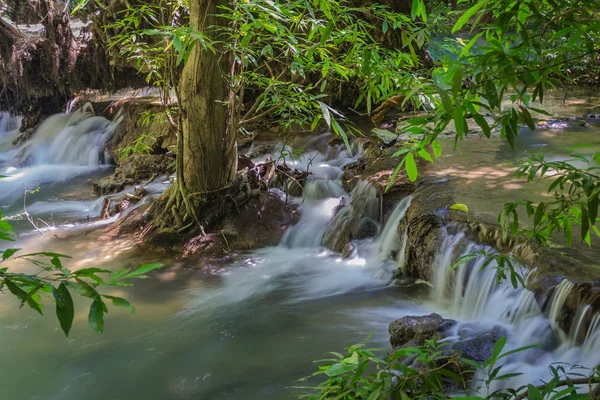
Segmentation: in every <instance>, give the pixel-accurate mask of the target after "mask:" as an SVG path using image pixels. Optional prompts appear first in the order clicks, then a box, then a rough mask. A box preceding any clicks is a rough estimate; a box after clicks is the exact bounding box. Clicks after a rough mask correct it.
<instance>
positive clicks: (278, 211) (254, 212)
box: [183, 192, 298, 257]
mask: <svg viewBox="0 0 600 400" xmlns="http://www.w3.org/2000/svg"><path fill="white" fill-rule="evenodd" d="M297 211H298V209H297V206H296V205H292V204H286V203H285V202H284V201H283V200H282V199H281V198H280V197H279V196H277V195H275V194H273V193H270V192H260V193H259V194H258V197H254V198H252V199H250V200H249V201H248V202H246V203H245V204H244V205H242V206H240V207H239V213H233V215H230V216H228V217H227V218H226V219H224V220H223V221H221V222H219V223H218V224H217V226H215V227H214V228H213V229H212V231H213V232H207V233H206V234H200V235H197V236H195V237H193V238H191V239H189V240H188V241H187V243H185V245H184V246H183V255H184V257H188V256H192V255H200V254H202V255H205V254H224V253H230V252H232V251H240V250H252V249H258V248H262V247H267V246H273V245H276V244H277V243H279V241H280V240H281V238H282V237H283V234H284V232H285V230H286V229H287V228H288V227H289V226H290V225H292V224H293V223H294V222H296V220H297Z"/></svg>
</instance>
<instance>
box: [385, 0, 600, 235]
mask: <svg viewBox="0 0 600 400" xmlns="http://www.w3.org/2000/svg"><path fill="white" fill-rule="evenodd" d="M594 3H595V2H589V1H575V2H571V1H566V0H558V1H555V0H545V1H541V2H533V1H523V2H514V1H510V0H481V1H478V2H477V3H475V4H473V5H472V6H471V7H470V8H469V9H468V10H467V11H466V12H465V13H464V14H463V15H462V16H461V17H460V18H459V19H458V20H457V22H456V24H455V26H454V28H453V33H456V32H459V31H462V30H464V28H465V27H467V26H470V28H471V35H472V37H471V39H462V38H455V39H453V40H452V41H451V45H448V46H446V50H447V51H448V52H449V53H450V54H448V55H446V56H444V58H443V59H442V60H441V61H440V62H438V63H437V65H435V67H434V68H433V69H432V70H431V71H430V72H431V78H430V79H428V80H426V81H425V82H424V83H423V84H421V85H420V86H418V87H416V88H413V89H412V90H407V91H406V97H407V99H409V98H413V97H415V96H422V97H426V98H429V99H430V100H431V102H432V103H433V104H434V105H435V109H434V110H433V111H432V112H431V113H430V114H429V115H428V116H427V117H425V118H413V119H412V120H409V123H410V125H409V127H407V128H405V130H406V131H409V132H411V133H419V134H425V138H424V139H423V140H422V141H420V142H418V143H414V142H413V143H410V144H408V145H407V146H406V147H405V148H404V149H402V150H401V151H399V152H397V153H396V154H395V156H396V157H399V156H404V160H403V161H401V164H400V165H399V168H398V170H397V171H396V173H397V172H398V171H400V170H401V169H402V168H404V169H405V170H406V172H407V173H408V176H409V178H410V179H411V180H415V179H416V178H417V171H416V163H414V159H415V158H416V157H422V158H425V159H427V160H428V161H433V159H432V157H431V155H430V153H429V152H428V151H427V149H428V148H429V146H432V147H433V146H434V145H435V143H436V140H437V137H438V136H439V134H440V133H441V132H442V131H443V130H444V129H445V128H446V127H447V126H448V124H449V123H450V121H453V122H454V129H455V131H456V133H455V136H454V139H455V145H458V143H459V141H460V140H463V139H464V138H465V137H466V136H467V135H468V134H469V132H468V124H467V118H472V119H473V120H474V122H475V123H477V124H478V125H479V126H480V127H481V129H482V130H483V134H484V135H485V136H487V137H488V138H489V137H490V136H491V132H492V129H493V128H496V127H497V128H499V129H500V137H501V138H502V139H503V140H506V141H507V142H508V143H509V144H510V145H511V146H514V143H515V138H516V136H517V135H519V131H520V129H521V128H522V127H526V128H528V129H531V130H534V129H536V123H535V120H534V117H533V116H532V112H536V113H542V114H547V113H545V112H544V111H543V110H540V109H538V108H535V107H534V105H535V103H536V102H539V103H543V100H544V93H545V91H546V89H548V88H556V87H559V86H561V85H563V84H564V83H567V84H568V83H572V82H573V76H572V75H571V73H570V70H569V68H570V66H571V64H572V63H573V62H579V61H582V60H588V61H590V62H591V60H592V59H593V58H594V57H595V56H596V55H597V52H598V50H597V49H598V48H599V46H598V44H599V41H600V35H599V34H598V32H600V29H599V28H600V22H599V21H598V19H597V13H596V11H594V6H593V4H594ZM484 16H488V17H489V16H491V18H487V19H488V20H489V19H491V20H492V21H493V22H491V23H479V21H481V20H482V19H484V18H483V17H484ZM505 99H508V100H509V101H510V103H508V104H506V103H505ZM486 115H489V116H491V117H493V119H494V121H495V122H493V123H492V124H490V123H489V122H488V120H486V118H485V116H486ZM536 157H537V158H536ZM578 158H581V157H578ZM592 160H593V159H592ZM585 161H586V162H587V161H590V164H589V165H588V167H587V168H575V167H574V166H573V165H572V164H571V163H570V162H562V163H547V162H545V161H544V160H540V159H539V156H535V157H534V158H532V159H530V160H528V161H527V162H526V163H525V164H524V165H523V166H522V168H521V169H520V170H519V173H520V174H521V175H523V174H524V173H527V174H529V175H528V178H529V180H532V179H533V177H534V176H535V174H536V173H537V172H538V171H543V172H544V173H545V172H548V171H550V170H552V171H553V172H555V173H558V174H559V175H558V176H556V178H555V179H556V180H555V182H557V184H555V185H551V186H550V190H549V191H550V192H553V193H554V194H555V198H556V201H554V202H552V205H551V207H550V208H548V207H547V205H546V204H541V203H540V204H537V205H535V203H534V202H531V201H525V202H523V203H519V204H512V203H510V204H507V205H506V206H505V207H504V209H503V211H502V213H501V214H500V222H501V223H502V225H503V226H504V227H505V228H510V229H511V231H512V233H513V234H516V233H517V231H518V229H515V227H518V214H517V206H518V205H524V206H525V208H526V211H527V213H528V214H529V215H534V216H535V214H536V211H537V210H540V211H538V213H537V214H538V217H537V218H536V219H535V224H534V225H535V226H534V228H533V230H531V231H529V232H526V233H528V235H529V236H531V237H534V238H535V239H537V240H538V241H540V242H546V241H547V240H548V238H549V236H550V234H551V233H553V232H555V231H562V232H563V233H564V235H565V238H566V240H567V244H569V245H571V244H572V225H573V224H577V225H581V226H582V228H583V230H584V232H585V233H584V234H583V235H582V237H583V239H584V240H585V241H586V242H588V244H589V242H590V239H589V235H588V232H589V229H595V227H593V223H594V222H595V215H594V214H595V212H594V211H592V216H593V218H590V213H589V210H588V209H587V208H589V204H588V203H589V201H590V200H591V202H595V200H594V197H593V189H594V188H595V187H596V185H597V184H596V182H597V181H595V179H596V174H595V169H596V168H597V167H598V164H597V162H596V160H593V161H591V160H589V159H586V160H585ZM532 171H533V172H532ZM531 174H532V175H531ZM542 175H544V174H542ZM560 183H562V185H561V184H560ZM584 185H585V186H584ZM564 187H568V190H567V191H566V192H564V191H563V188H564ZM590 189H591V190H590ZM582 204H585V207H584V208H585V210H582V211H575V210H574V207H577V208H579V209H580V210H581V205H582ZM594 207H595V204H592V210H594ZM586 211H587V213H586ZM509 220H510V221H509Z"/></svg>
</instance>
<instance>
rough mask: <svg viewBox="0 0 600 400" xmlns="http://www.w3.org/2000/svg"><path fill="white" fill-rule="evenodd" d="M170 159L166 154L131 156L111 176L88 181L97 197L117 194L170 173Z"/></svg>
mask: <svg viewBox="0 0 600 400" xmlns="http://www.w3.org/2000/svg"><path fill="white" fill-rule="evenodd" d="M172 162H173V160H172V158H171V157H169V156H167V155H166V154H133V155H130V156H129V157H127V159H126V160H124V161H123V162H122V164H121V165H120V166H119V167H117V169H116V171H115V173H114V174H113V175H112V176H109V177H105V178H102V179H100V180H96V181H94V180H90V184H91V185H92V188H93V190H94V193H95V194H96V195H98V196H104V195H107V194H113V193H118V192H121V191H123V190H125V188H126V187H127V186H131V185H135V184H138V183H140V182H147V181H149V180H153V179H155V178H156V177H158V176H159V175H164V174H168V173H170V172H172V168H173V165H172Z"/></svg>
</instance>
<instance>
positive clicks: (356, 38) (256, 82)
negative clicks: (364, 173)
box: [76, 0, 429, 146]
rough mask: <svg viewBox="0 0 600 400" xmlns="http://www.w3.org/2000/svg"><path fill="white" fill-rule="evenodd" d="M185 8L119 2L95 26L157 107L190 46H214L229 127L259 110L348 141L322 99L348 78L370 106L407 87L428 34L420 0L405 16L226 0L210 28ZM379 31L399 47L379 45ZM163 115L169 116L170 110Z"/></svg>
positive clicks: (334, 4)
mask: <svg viewBox="0 0 600 400" xmlns="http://www.w3.org/2000/svg"><path fill="white" fill-rule="evenodd" d="M103 8H105V6H103V5H102V4H98V2H90V1H86V0H80V1H79V3H78V5H77V6H76V9H77V11H80V10H84V9H85V10H88V12H90V11H92V10H101V9H103ZM188 13H189V9H188V5H187V4H186V2H183V1H169V0H155V1H152V2H128V3H127V4H126V7H125V8H124V9H122V10H120V11H118V12H117V13H116V15H115V17H114V18H113V20H111V21H110V22H109V23H106V24H105V25H104V27H103V29H104V33H105V36H106V41H107V44H108V48H109V50H110V51H111V52H112V54H114V55H115V56H117V57H119V58H123V59H125V60H126V61H128V62H133V63H135V65H136V66H137V68H138V69H139V70H140V71H141V72H143V73H145V74H146V78H147V81H148V83H149V84H151V85H154V86H157V87H159V88H160V89H161V93H162V98H163V102H164V104H166V105H167V109H172V108H174V107H175V105H176V102H173V101H172V99H171V95H172V92H173V91H175V94H176V93H177V90H176V89H177V84H178V78H179V72H180V67H181V66H182V65H183V64H185V62H186V60H187V58H188V56H189V54H190V52H191V49H192V48H193V46H196V45H199V46H202V47H203V48H204V49H206V50H207V51H216V50H215V49H216V48H222V49H223V50H222V51H223V52H225V53H229V54H233V57H234V60H235V62H234V65H233V66H232V69H231V71H224V79H226V80H227V81H228V82H229V84H230V87H231V89H232V90H233V91H234V93H235V94H236V99H237V100H238V104H237V105H236V110H235V111H236V112H237V113H239V117H238V118H234V119H233V120H234V121H238V126H237V127H235V128H236V129H244V128H245V127H247V126H249V125H251V124H253V123H255V122H257V121H260V120H261V119H262V118H264V117H266V116H272V117H274V118H276V121H277V122H279V123H281V124H282V125H283V126H284V127H285V128H290V127H296V126H301V127H307V128H308V127H310V128H311V130H314V129H315V128H316V127H317V126H318V125H319V123H320V122H321V121H323V122H324V123H325V124H326V125H327V126H328V127H329V128H330V129H332V130H333V131H335V132H336V133H338V134H339V135H341V136H342V137H343V138H344V140H345V142H346V144H347V145H348V146H349V144H348V133H347V130H348V129H351V131H352V132H353V133H358V131H357V130H355V129H353V128H352V127H351V125H350V124H349V122H348V121H347V119H346V118H345V117H344V115H343V114H342V113H340V112H339V111H337V110H335V109H333V108H332V107H331V103H332V101H331V99H330V101H327V99H328V98H330V97H331V96H332V95H334V94H337V93H339V92H340V91H341V90H342V89H343V88H345V87H348V88H350V87H358V93H357V100H356V104H357V105H359V104H365V106H366V107H367V109H368V110H369V111H370V110H371V108H372V106H373V104H377V103H378V102H380V101H382V100H384V99H386V98H388V97H391V96H393V95H396V94H398V93H400V92H402V91H403V90H404V89H405V88H407V87H413V86H414V85H415V84H417V83H418V82H419V78H418V77H417V75H415V74H414V73H413V71H415V70H416V69H417V68H418V67H419V63H420V61H419V57H418V54H417V52H418V51H419V49H420V48H422V47H423V46H424V45H425V44H426V43H427V41H428V39H429V32H428V31H427V30H426V29H424V25H422V24H419V23H417V22H416V21H417V20H418V19H422V20H425V19H426V12H425V4H424V2H423V1H422V0H416V1H415V6H414V7H413V10H412V14H413V15H412V18H411V16H406V15H404V14H398V13H394V12H392V11H391V10H390V9H389V8H387V7H385V6H383V5H381V4H378V3H374V4H371V5H366V6H360V7H359V6H355V5H354V4H353V3H352V2H350V1H348V0H334V1H327V2H324V1H320V0H294V1H286V2H281V1H270V0H257V1H252V2H246V1H244V2H232V3H231V6H230V7H224V8H222V9H221V13H222V15H221V16H222V17H223V18H224V19H225V20H227V21H229V23H228V24H227V26H226V27H210V28H209V31H210V32H199V31H197V30H195V29H194V27H191V26H187V20H188V18H187V16H188ZM209 33H215V35H212V34H211V35H209ZM209 36H210V37H216V39H215V40H213V41H211V40H209ZM384 38H388V40H390V41H392V42H393V43H397V44H398V46H399V47H400V48H401V49H402V51H398V50H396V49H393V48H386V47H385V46H382V44H381V40H382V39H384ZM217 44H219V46H217ZM170 120H171V121H172V122H173V124H174V125H177V123H176V122H175V121H177V118H170Z"/></svg>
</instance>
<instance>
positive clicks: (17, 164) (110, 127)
mask: <svg viewBox="0 0 600 400" xmlns="http://www.w3.org/2000/svg"><path fill="white" fill-rule="evenodd" d="M2 120H5V116H3V118H2ZM18 122H19V120H18V119H16V120H13V121H12V122H10V123H7V124H8V125H6V126H11V127H15V126H18ZM119 122H120V118H116V119H115V120H114V121H109V120H108V119H106V118H104V117H100V116H95V115H94V114H93V110H92V108H91V106H90V105H87V106H84V107H83V108H81V109H78V110H76V111H74V112H72V113H71V114H57V115H54V116H51V117H49V118H48V119H46V120H45V121H44V122H42V123H41V124H40V126H39V127H38V128H37V129H36V130H35V132H34V133H33V136H32V137H31V139H29V140H28V141H27V142H25V143H24V144H23V145H21V146H19V147H16V148H12V149H10V150H8V151H6V152H4V153H3V156H4V157H5V158H3V159H0V174H2V175H5V176H6V178H4V180H3V190H2V192H0V199H10V200H12V201H14V202H15V201H16V200H17V199H18V198H21V202H22V197H23V192H24V190H26V189H29V190H33V189H35V188H36V187H41V188H42V190H44V187H42V186H44V185H47V184H50V183H56V182H64V181H67V180H71V179H72V178H74V177H76V176H80V175H84V174H90V173H92V172H95V171H97V170H98V169H100V168H103V167H106V165H107V164H108V162H109V156H108V152H107V151H106V143H107V141H108V139H109V138H110V137H111V135H112V134H113V132H114V131H115V129H116V128H117V126H118V124H119ZM0 140H1V139H0ZM11 142H12V141H11ZM0 144H1V143H0ZM11 144H12V143H11Z"/></svg>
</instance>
